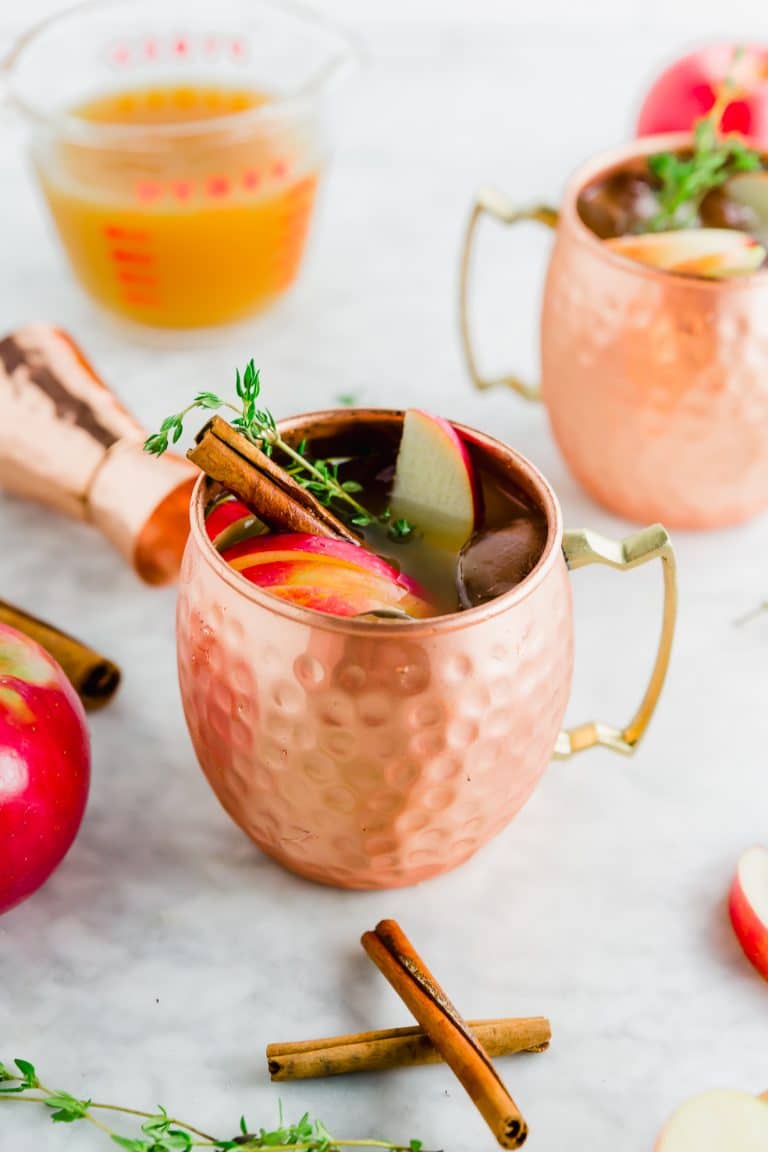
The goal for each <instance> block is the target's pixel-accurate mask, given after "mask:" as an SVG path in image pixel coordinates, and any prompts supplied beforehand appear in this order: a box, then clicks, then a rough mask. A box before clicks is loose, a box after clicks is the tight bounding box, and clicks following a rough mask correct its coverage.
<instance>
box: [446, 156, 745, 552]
mask: <svg viewBox="0 0 768 1152" xmlns="http://www.w3.org/2000/svg"><path fill="white" fill-rule="evenodd" d="M688 143H690V137H689V136H687V135H684V134H683V135H672V136H655V137H654V136H651V137H647V138H645V139H643V140H635V141H633V142H632V143H631V144H629V145H627V146H626V147H625V148H623V149H619V150H617V151H615V152H612V153H610V154H608V155H604V156H600V157H598V158H597V159H596V160H593V161H592V162H590V163H588V164H587V165H585V166H584V167H583V168H581V169H580V170H579V171H578V172H577V173H576V174H575V175H574V176H573V178H572V179H571V181H570V183H569V185H568V187H567V189H566V193H565V197H564V199H563V203H562V206H561V208H560V210H559V212H558V211H556V210H554V209H551V208H546V207H544V206H539V207H536V208H532V209H526V210H523V211H518V210H516V208H515V207H514V206H513V205H512V204H511V203H510V202H509V201H507V199H506V197H504V196H502V195H501V194H500V193H497V192H495V191H493V190H487V191H484V192H481V193H480V195H479V196H478V198H477V201H476V204H475V206H474V208H473V211H472V214H471V217H470V223H469V228H468V231H467V237H466V242H465V246H464V256H463V264H462V276H461V306H462V313H461V314H462V336H463V342H464V350H465V355H466V360H467V365H468V368H469V372H470V375H471V377H472V379H473V381H474V383H475V384H476V385H477V386H478V387H483V388H484V387H488V386H489V385H491V384H506V385H508V386H509V387H511V388H513V389H515V390H516V391H518V392H520V393H522V394H523V395H524V396H526V397H527V398H529V399H534V398H535V399H539V398H540V399H541V400H543V402H544V405H545V406H546V409H547V412H548V415H549V420H550V424H551V427H552V431H553V433H554V436H555V439H556V441H557V443H558V446H559V447H560V450H561V452H562V454H563V456H564V458H565V460H566V462H567V463H568V465H569V466H570V468H571V471H572V472H573V474H574V475H575V477H576V479H577V480H578V481H579V482H580V483H581V484H582V485H583V487H584V488H585V489H586V490H587V492H589V494H590V495H591V496H593V497H594V499H596V500H597V501H598V502H599V503H600V504H603V505H604V506H605V507H606V508H609V509H610V510H611V511H612V512H615V513H617V514H618V515H620V516H625V517H627V518H628V519H630V520H634V521H637V522H640V523H643V522H647V521H652V520H662V521H663V522H664V523H665V524H666V525H667V526H668V527H670V528H684V529H702V528H720V527H723V526H725V525H729V524H736V523H739V522H740V521H743V520H747V519H750V518H751V517H753V516H756V515H757V514H758V513H760V512H762V511H764V510H765V509H766V508H768V336H766V332H765V323H764V317H765V315H766V314H768V272H766V271H763V272H757V273H753V274H752V275H746V276H736V277H732V278H731V279H725V280H706V279H702V278H697V277H693V276H681V275H676V274H674V273H671V272H667V271H663V270H660V269H657V268H651V267H648V266H646V265H643V264H639V263H637V262H635V261H633V260H629V259H627V258H626V257H624V256H622V255H620V254H619V253H616V252H613V251H612V250H611V249H610V248H609V247H608V246H607V245H606V244H604V243H602V241H601V240H600V239H598V237H597V236H595V235H594V233H592V232H591V231H590V229H589V228H587V226H586V225H585V224H584V223H583V221H582V219H581V217H580V216H579V213H578V209H577V203H578V198H579V194H580V193H581V191H582V190H583V188H584V187H585V186H586V185H588V184H590V183H592V182H593V181H595V180H597V179H599V178H600V177H602V176H604V175H605V174H607V173H608V172H610V171H611V170H613V169H615V168H620V167H622V166H623V165H625V164H626V163H627V161H628V160H630V159H632V158H634V157H637V156H646V155H650V154H653V153H657V152H663V151H674V150H676V149H680V148H683V147H684V146H685V145H686V144H688ZM483 215H489V216H491V217H492V218H494V219H496V220H498V221H500V222H501V223H505V224H513V223H518V222H520V221H523V220H534V221H537V222H539V223H544V224H546V225H547V226H549V227H551V228H554V229H555V244H554V248H553V251H552V256H551V258H550V261H549V268H548V272H547V279H546V286H545V290H544V302H543V307H542V315H541V389H540V391H539V389H537V388H533V387H531V386H530V385H527V384H525V383H523V382H522V381H520V380H519V379H518V378H517V377H515V376H512V375H510V376H503V377H500V378H498V379H488V378H487V377H485V376H484V375H483V374H482V373H481V372H480V370H479V368H478V364H477V360H476V357H475V352H474V347H473V343H472V339H471V332H470V325H469V320H468V294H469V287H468V279H469V263H470V253H471V246H472V240H473V237H474V233H475V228H476V225H477V223H478V221H479V219H480V218H481V216H483Z"/></svg>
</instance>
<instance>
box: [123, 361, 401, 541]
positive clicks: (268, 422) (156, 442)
mask: <svg viewBox="0 0 768 1152" xmlns="http://www.w3.org/2000/svg"><path fill="white" fill-rule="evenodd" d="M235 391H236V393H237V398H238V401H239V402H238V403H234V402H232V401H230V400H223V399H222V398H221V397H220V396H218V395H217V394H216V393H215V392H198V394H197V396H195V398H194V400H193V401H192V403H191V404H188V405H187V406H186V408H182V410H181V411H180V412H176V413H175V414H174V415H172V416H167V417H166V418H165V420H163V422H162V424H161V425H160V430H159V431H158V432H155V433H154V434H153V435H152V436H148V437H147V439H146V440H145V442H144V449H145V451H146V452H151V453H152V454H153V455H155V456H162V454H163V452H165V451H166V449H167V448H168V445H169V443H173V444H175V443H176V442H177V441H178V440H179V438H180V437H181V434H182V432H183V431H184V418H185V417H186V416H187V415H188V414H189V413H190V412H192V411H194V410H195V409H198V408H202V409H206V410H209V411H216V410H218V409H220V408H227V409H229V410H230V411H231V412H234V413H235V417H234V419H233V420H232V422H231V423H232V425H233V427H235V428H237V429H239V431H240V432H242V434H243V435H244V436H246V437H247V438H248V439H249V440H250V441H251V443H253V444H256V445H257V447H258V448H260V449H261V450H262V452H265V453H266V454H267V455H268V456H271V455H272V453H273V451H274V449H275V448H277V449H279V451H280V452H282V453H283V454H284V455H285V456H287V457H288V459H289V460H290V464H289V465H288V466H287V468H286V472H288V474H289V475H290V476H292V477H293V479H294V480H295V481H296V483H297V484H301V486H302V487H303V488H306V489H307V491H309V492H311V493H312V495H313V496H314V497H315V498H316V499H317V500H319V501H320V503H321V504H324V505H326V507H327V506H329V505H330V504H331V503H332V502H333V501H336V502H338V503H340V504H343V505H345V506H346V507H347V508H348V509H351V511H352V513H353V515H352V517H351V523H352V524H354V525H356V526H357V527H362V528H364V527H366V526H367V525H369V524H373V523H382V524H383V523H384V520H383V519H382V518H380V517H377V516H374V515H373V513H371V512H369V511H368V510H367V509H366V508H364V507H363V505H362V504H361V503H360V502H359V501H358V500H356V499H355V493H356V492H361V491H362V485H360V484H358V483H357V481H356V480H340V479H339V464H338V462H335V461H333V460H311V459H309V457H308V456H307V454H306V444H305V443H304V442H302V443H301V444H300V445H299V447H298V448H293V447H292V446H291V445H290V444H288V443H286V441H285V440H283V438H282V436H281V435H280V433H279V432H278V430H277V424H276V421H275V418H274V416H273V415H272V413H271V411H270V410H269V408H259V407H257V401H258V399H259V396H260V394H261V382H260V380H259V373H258V372H257V370H256V367H255V365H254V362H253V360H249V361H248V363H247V364H246V366H245V371H244V372H243V374H242V376H241V375H240V372H239V371H238V372H237V374H236V377H235ZM403 523H407V521H403ZM411 530H412V526H411ZM401 535H402V533H401Z"/></svg>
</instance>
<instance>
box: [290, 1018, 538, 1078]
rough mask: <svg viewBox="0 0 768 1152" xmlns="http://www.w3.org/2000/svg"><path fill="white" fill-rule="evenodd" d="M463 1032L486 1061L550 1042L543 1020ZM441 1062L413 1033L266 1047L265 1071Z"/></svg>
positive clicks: (489, 1023)
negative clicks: (473, 1040)
mask: <svg viewBox="0 0 768 1152" xmlns="http://www.w3.org/2000/svg"><path fill="white" fill-rule="evenodd" d="M468 1026H469V1028H470V1029H471V1030H472V1032H473V1034H474V1036H475V1037H476V1039H477V1040H479V1041H480V1043H481V1044H482V1045H483V1047H484V1049H485V1051H486V1052H487V1053H488V1055H489V1056H510V1055H512V1054H513V1053H515V1052H543V1051H544V1050H545V1049H546V1048H548V1047H549V1041H550V1039H551V1036H552V1032H551V1029H550V1026H549V1021H548V1020H545V1019H544V1018H543V1017H542V1016H531V1017H524V1018H510V1019H506V1020H504V1019H502V1020H470V1021H469V1022H468ZM440 1060H442V1056H441V1054H440V1052H438V1050H437V1049H436V1048H435V1046H434V1044H433V1043H432V1041H431V1040H430V1038H429V1036H427V1034H426V1033H425V1032H424V1031H423V1030H422V1029H421V1028H417V1027H411V1028H387V1029H385V1030H383V1031H379V1032H358V1033H355V1034H354V1035H350V1036H331V1037H328V1038H326V1039H322V1040H300V1041H297V1042H289V1043H280V1044H268V1045H267V1066H268V1068H269V1074H270V1076H271V1077H272V1079H273V1080H313V1079H316V1078H318V1077H320V1076H344V1075H346V1074H348V1073H352V1072H381V1071H384V1070H385V1069H389V1068H408V1067H412V1066H413V1065H417V1064H437V1063H439V1062H440Z"/></svg>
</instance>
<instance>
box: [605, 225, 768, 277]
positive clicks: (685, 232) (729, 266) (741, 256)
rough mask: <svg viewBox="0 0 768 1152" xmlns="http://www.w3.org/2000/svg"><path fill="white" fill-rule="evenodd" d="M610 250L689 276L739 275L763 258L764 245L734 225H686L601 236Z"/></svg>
mask: <svg viewBox="0 0 768 1152" xmlns="http://www.w3.org/2000/svg"><path fill="white" fill-rule="evenodd" d="M603 243H604V244H607V245H608V247H609V248H610V249H612V251H614V252H617V253H619V254H620V255H622V256H626V257H627V258H628V259H630V260H637V261H639V262H640V263H641V264H649V265H651V266H652V267H653V268H661V269H663V270H664V271H667V272H680V273H683V274H685V275H688V276H706V277H710V278H718V277H722V276H739V275H744V274H746V273H748V272H754V271H755V270H756V269H757V268H759V267H760V265H761V264H762V263H763V261H764V260H765V249H764V248H763V246H762V245H761V244H759V243H758V242H757V240H755V238H754V237H753V236H750V235H748V234H747V233H746V232H738V231H736V230H735V229H733V228H688V229H680V230H679V231H674V232H646V233H644V234H643V235H642V236H618V237H617V238H616V239H613V240H604V241H603Z"/></svg>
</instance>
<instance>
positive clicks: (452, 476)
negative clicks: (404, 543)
mask: <svg viewBox="0 0 768 1152" xmlns="http://www.w3.org/2000/svg"><path fill="white" fill-rule="evenodd" d="M479 503H480V491H479V488H478V485H477V481H476V479H475V474H474V469H473V467H472V461H471V460H470V458H469V453H468V451H467V449H466V447H465V445H464V442H463V440H462V439H461V437H460V436H459V434H458V432H457V431H456V429H455V428H454V427H453V425H451V424H449V423H448V421H447V420H443V419H442V418H441V417H440V416H431V415H430V414H429V413H428V412H422V411H421V410H420V409H418V408H409V409H408V411H407V412H406V413H405V417H404V419H403V436H402V439H401V441H400V451H399V452H398V455H397V465H396V468H395V479H394V483H393V486H392V495H391V498H390V509H391V512H392V516H393V517H394V518H395V519H399V518H401V517H405V518H406V519H407V520H410V521H412V522H413V523H414V524H415V526H416V527H417V528H418V529H419V530H420V531H421V532H423V534H424V536H425V537H426V538H427V539H428V540H429V541H430V542H432V543H434V544H436V545H439V546H442V547H446V548H451V549H453V550H455V551H459V549H460V548H461V547H462V546H463V545H464V544H465V543H466V541H467V540H468V539H469V537H470V536H471V535H472V533H473V532H474V530H475V521H476V519H477V516H478V510H479Z"/></svg>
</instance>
